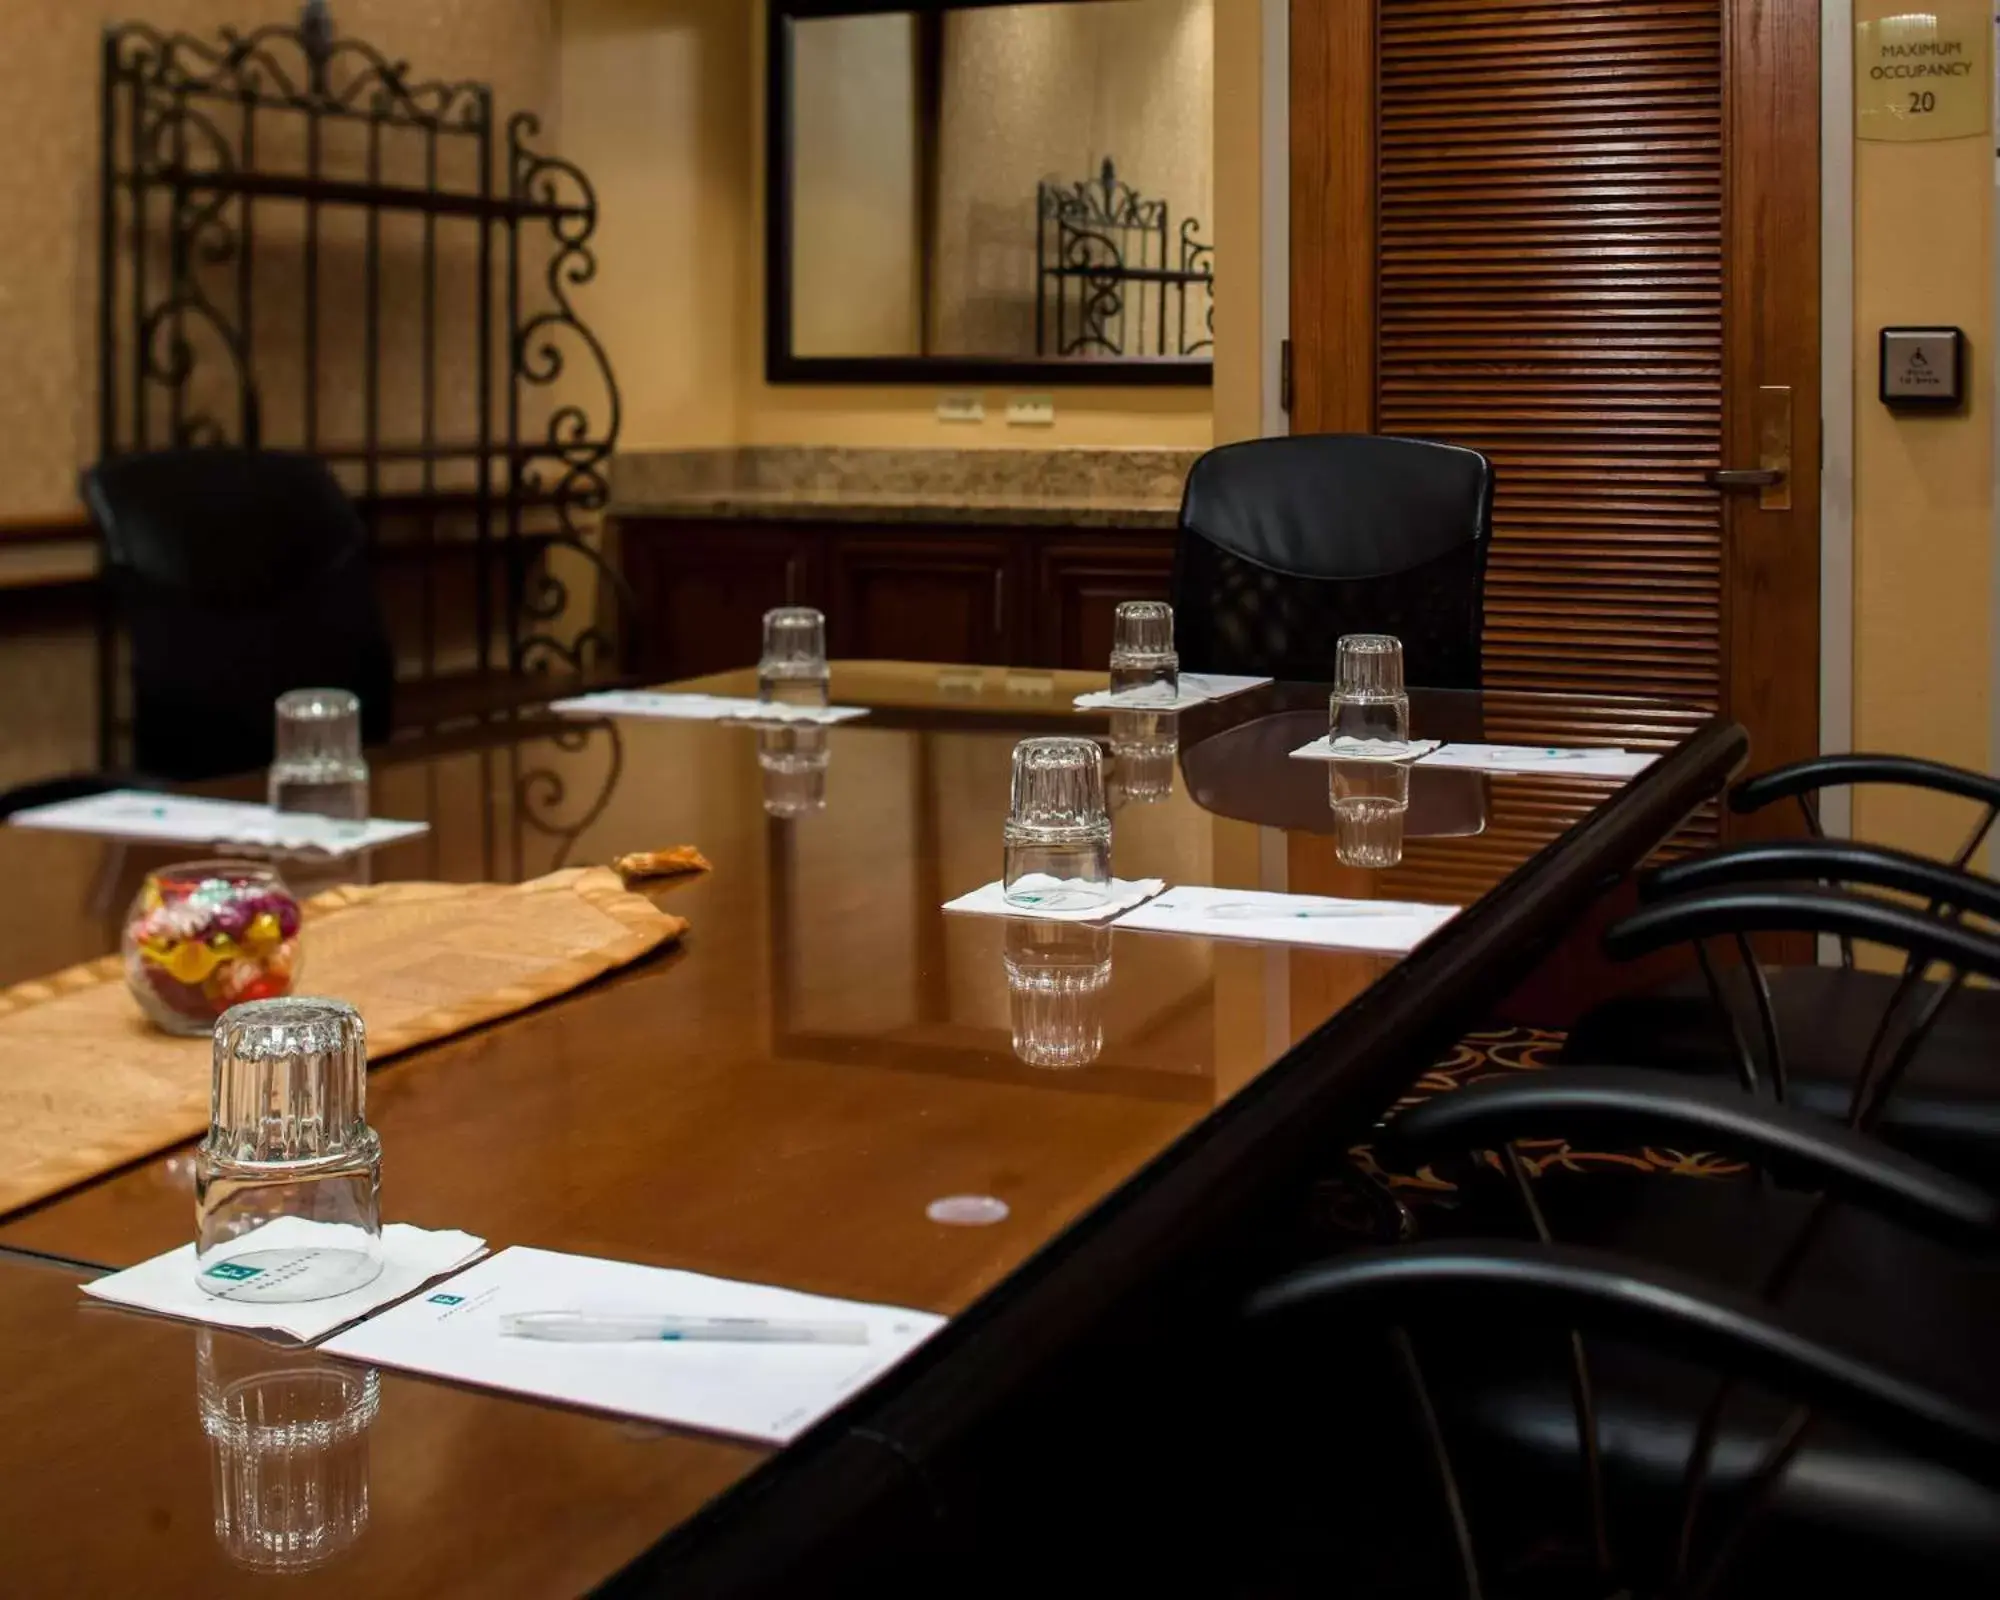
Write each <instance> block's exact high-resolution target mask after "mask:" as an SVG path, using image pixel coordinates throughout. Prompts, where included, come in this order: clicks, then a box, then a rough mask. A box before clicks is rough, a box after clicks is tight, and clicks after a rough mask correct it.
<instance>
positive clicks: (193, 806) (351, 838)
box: [9, 789, 430, 856]
mask: <svg viewBox="0 0 2000 1600" xmlns="http://www.w3.org/2000/svg"><path fill="white" fill-rule="evenodd" d="M9 820H10V821H11V822H12V823H13V824H14V826H15V827H17V828H48V829H52V830H54V831H56V832H59V833H94V834H99V835H102V836H103V837H106V838H111V839H137V840H148V841H152V840H160V841H168V842H173V843H180V844H242V845H256V846H259V847H260V848H263V849H267V850H275V851H279V852H282V853H286V854H294V855H325V856H351V855H355V854H358V853H359V852H361V851H363V850H372V849H374V848H376V847H377V846H378V845H385V844H393V843H394V842H395V841H396V840H398V839H409V838H414V837H415V836H416V835H418V834H420V833H428V832H430V824H429V823H428V822H390V821H386V820H384V819H381V818H373V817H371V818H369V819H368V820H367V821H365V822H354V821H348V820H345V819H343V818H340V817H320V816H313V815H309V814H307V813H305V812H299V811H273V810H272V809H271V808H270V807H269V806H260V805H255V804H252V803H250V802H248V801H240V800H206V799H203V798H201V797H200V796H198V795H185V794H155V793H154V792H152V791H151V790H148V789H110V790H107V791H105V792H104V793H103V794H93V795H86V796H84V798H82V799H81V800H60V801H57V802H56V803H55V804H53V805H46V806H31V807H29V808H28V809H27V810H26V811H17V812H15V813H14V815H13V816H12V817H11V818H10V819H9Z"/></svg>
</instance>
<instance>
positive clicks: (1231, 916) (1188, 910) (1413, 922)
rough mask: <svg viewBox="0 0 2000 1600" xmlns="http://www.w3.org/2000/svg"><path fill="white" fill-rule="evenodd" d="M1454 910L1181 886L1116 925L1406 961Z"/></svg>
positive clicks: (1131, 928) (1392, 901) (1123, 929)
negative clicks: (1366, 953)
mask: <svg viewBox="0 0 2000 1600" xmlns="http://www.w3.org/2000/svg"><path fill="white" fill-rule="evenodd" d="M1459 910H1460V908H1459V907H1458V906H1430V905H1413V904H1409V903H1406V902H1401V901H1394V900H1335V899H1329V898H1327V897H1324V896H1321V895H1309V894H1272V893H1267V892H1265V891H1263V890H1258V889H1213V888H1197V887H1192V886H1188V885H1180V886H1177V887H1175V888H1172V889H1169V890H1168V891H1167V892H1166V893H1165V894H1163V895H1161V896H1159V897H1158V898H1157V899H1154V900H1150V901H1148V902H1147V903H1146V904H1145V905H1142V906H1140V907H1139V909H1138V910H1136V911H1133V912H1130V913H1129V914H1127V915H1126V916H1122V917H1120V918H1119V919H1118V927H1119V929H1120V930H1121V931H1125V930H1131V931H1134V932H1139V933H1183V934H1191V935H1193V936H1195V937H1197V938H1202V939H1248V940H1252V941H1254V942H1256V943H1259V944H1310V945H1323V946H1325V947H1327V948H1329V949H1334V950H1365V951H1369V952H1373V953H1377V954H1382V955H1406V954H1408V953H1409V952H1410V951H1412V950H1414V949H1416V947H1417V946H1418V945H1419V944H1421V943H1422V942H1423V941H1424V940H1426V939H1428V938H1429V937H1430V936H1431V935H1432V934H1434V933H1436V932H1437V930H1438V929H1439V928H1441V927H1443V926H1444V925H1445V923H1447V922H1449V921H1450V920H1451V919H1452V918H1453V917H1455V916H1457V915H1458V912H1459Z"/></svg>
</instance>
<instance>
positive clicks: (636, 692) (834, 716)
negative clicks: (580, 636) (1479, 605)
mask: <svg viewBox="0 0 2000 1600" xmlns="http://www.w3.org/2000/svg"><path fill="white" fill-rule="evenodd" d="M549 709H550V710H551V711H558V712H561V713H563V714H564V715H566V716H577V717H662V718H666V719H669V720H672V721H678V722H825V723H833V722H850V721H852V720H853V719H854V718H856V717H865V716H867V715H868V708H867V707H866V706H787V705H770V704H767V703H766V702H764V701H762V700H752V699H748V698H746V697H743V696H737V695H726V694H665V693H661V692H659V691H657V690H653V689H606V690H603V691H602V692H600V693H598V694H583V695H577V696H575V697H574V698H572V699H568V700H552V701H550V702H549Z"/></svg>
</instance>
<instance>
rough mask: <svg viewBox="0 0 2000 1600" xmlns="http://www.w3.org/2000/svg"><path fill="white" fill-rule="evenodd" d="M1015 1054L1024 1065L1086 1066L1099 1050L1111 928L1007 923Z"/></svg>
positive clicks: (1006, 954)
mask: <svg viewBox="0 0 2000 1600" xmlns="http://www.w3.org/2000/svg"><path fill="white" fill-rule="evenodd" d="M1001 959H1002V961H1003V962H1004V963H1005V965H1006V968H1007V1009H1008V1014H1009V1016H1010V1018H1011V1020H1012V1022H1013V1025H1014V1054H1015V1055H1017V1056H1019V1057H1020V1058H1021V1059H1022V1060H1023V1061H1025V1062H1027V1063H1028V1065H1029V1066H1031V1067H1087V1066H1089V1065H1090V1063H1091V1062H1093V1061H1095V1060H1096V1059H1097V1057H1098V1054H1099V1052H1101V1051H1102V1050H1103V1049H1104V994H1105V991H1106V990H1107V989H1109V988H1110V987H1111V930H1110V929H1109V928H1106V927H1100V926H1096V925H1094V924H1091V923H1084V922H1009V923H1008V924H1007V935H1006V941H1005V945H1004V948H1003V951H1002V955H1001Z"/></svg>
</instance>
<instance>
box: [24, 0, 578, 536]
mask: <svg viewBox="0 0 2000 1600" xmlns="http://www.w3.org/2000/svg"><path fill="white" fill-rule="evenodd" d="M133 15H142V16H144V18H145V19H146V20H147V21H149V22H151V23H153V24H155V25H157V26H159V27H162V28H167V29H179V30H186V31H189V32H193V33H196V34H199V35H203V36H209V37H212V36H213V35H214V32H215V30H216V28H217V27H218V26H220V25H222V24H225V23H230V24H234V25H236V26H238V27H250V26H254V25H257V24H261V23H266V22H289V21H292V20H294V19H295V18H296V17H297V15H298V6H297V4H296V3H295V0H148V3H147V4H145V5H132V4H129V3H114V0H4V3H0V106H5V107H6V109H7V114H8V117H9V119H10V122H11V126H12V128H13V143H12V145H11V146H10V148H9V151H8V157H7V160H6V161H4V162H0V222H4V226H0V350H5V351H6V352H7V369H8V381H7V383H6V385H5V389H4V399H0V469H4V470H0V520H5V519H10V518H32V517H38V516H61V515H64V514H67V513H69V512H71V511H72V510H74V508H75V505H76V474H77V470H78V468H79V467H80V466H81V465H82V464H83V463H84V462H85V461H87V460H88V459H90V458H91V457H92V456H93V455H94V454H95V453H96V400H95V396H96V391H97V371H96V360H97V336H96V320H95V318H96V288H97V279H96V261H97V257H96V234H97V170H98V168H97V156H98V148H97V145H98V140H97V103H98V95H97V84H98V38H99V34H100V31H101V29H102V27H103V25H104V23H105V22H106V21H107V20H111V19H114V18H124V17H129V16H133ZM335 17H336V21H337V23H338V26H339V28H340V30H341V32H342V33H343V34H344V35H351V36H353V37H357V38H362V39H366V40H369V41H370V42H372V43H374V44H376V45H378V46H380V47H381V48H382V49H383V50H384V51H385V52H386V53H387V54H389V55H390V56H391V57H392V58H396V59H406V60H408V61H409V62H410V63H411V65H412V67H413V69H414V70H415V72H416V74H417V75H418V76H420V77H421V76H429V75H432V74H435V75H438V76H443V77H449V78H477V79H483V80H486V81H489V82H491V83H492V84H493V85H494V89H495V93H496V96H497V99H498V103H499V105H500V106H501V108H502V109H503V112H504V111H507V110H513V109H516V108H520V107H524V106H528V107H540V108H543V109H547V108H549V107H550V104H551V102H552V100H553V97H554V62H555V16H554V0H341V3H340V4H339V5H338V6H336V7H335ZM545 120H546V119H545ZM554 131H555V130H554V129H553V128H552V127H551V128H550V129H549V132H550V133H551V134H552V135H553V133H554ZM335 359H338V358H337V357H335Z"/></svg>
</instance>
